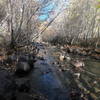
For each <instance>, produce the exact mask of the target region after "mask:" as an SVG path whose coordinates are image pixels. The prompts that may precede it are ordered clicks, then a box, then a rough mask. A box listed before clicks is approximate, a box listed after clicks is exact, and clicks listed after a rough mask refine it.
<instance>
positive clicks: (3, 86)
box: [0, 69, 16, 100]
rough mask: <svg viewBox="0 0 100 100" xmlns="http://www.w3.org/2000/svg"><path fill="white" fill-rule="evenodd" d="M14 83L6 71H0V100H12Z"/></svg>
mask: <svg viewBox="0 0 100 100" xmlns="http://www.w3.org/2000/svg"><path fill="white" fill-rule="evenodd" d="M15 86H16V85H15V82H14V79H13V77H12V76H11V75H10V74H9V72H7V71H6V70H1V69H0V100H12V98H13V97H14V93H15V91H16V90H15Z"/></svg>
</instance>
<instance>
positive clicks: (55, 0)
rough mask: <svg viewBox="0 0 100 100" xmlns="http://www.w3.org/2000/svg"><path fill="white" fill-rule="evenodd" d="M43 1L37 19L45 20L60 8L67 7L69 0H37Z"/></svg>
mask: <svg viewBox="0 0 100 100" xmlns="http://www.w3.org/2000/svg"><path fill="white" fill-rule="evenodd" d="M38 1H39V2H41V3H43V5H44V6H43V7H42V8H41V12H40V16H39V20H40V21H46V20H48V19H52V18H53V17H54V16H55V15H56V14H57V13H58V12H60V10H63V9H65V8H66V7H67V5H68V1H69V0H38Z"/></svg>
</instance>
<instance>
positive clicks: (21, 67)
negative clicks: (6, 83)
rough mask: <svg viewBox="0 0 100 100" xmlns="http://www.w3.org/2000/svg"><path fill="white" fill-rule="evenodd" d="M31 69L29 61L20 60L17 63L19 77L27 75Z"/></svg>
mask: <svg viewBox="0 0 100 100" xmlns="http://www.w3.org/2000/svg"><path fill="white" fill-rule="evenodd" d="M30 71H31V66H30V65H29V63H28V62H25V61H19V62H18V63H17V64H16V72H15V75H17V76H19V77H24V76H26V75H27V74H28V73H29V72H30Z"/></svg>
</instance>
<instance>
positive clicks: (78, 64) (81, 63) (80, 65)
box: [72, 60, 85, 68]
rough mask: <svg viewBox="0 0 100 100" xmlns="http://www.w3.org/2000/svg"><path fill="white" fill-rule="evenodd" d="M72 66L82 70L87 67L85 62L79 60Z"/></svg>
mask: <svg viewBox="0 0 100 100" xmlns="http://www.w3.org/2000/svg"><path fill="white" fill-rule="evenodd" d="M72 65H73V66H74V67H75V68H82V67H84V66H85V64H84V62H83V61H79V60H76V61H75V62H72Z"/></svg>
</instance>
